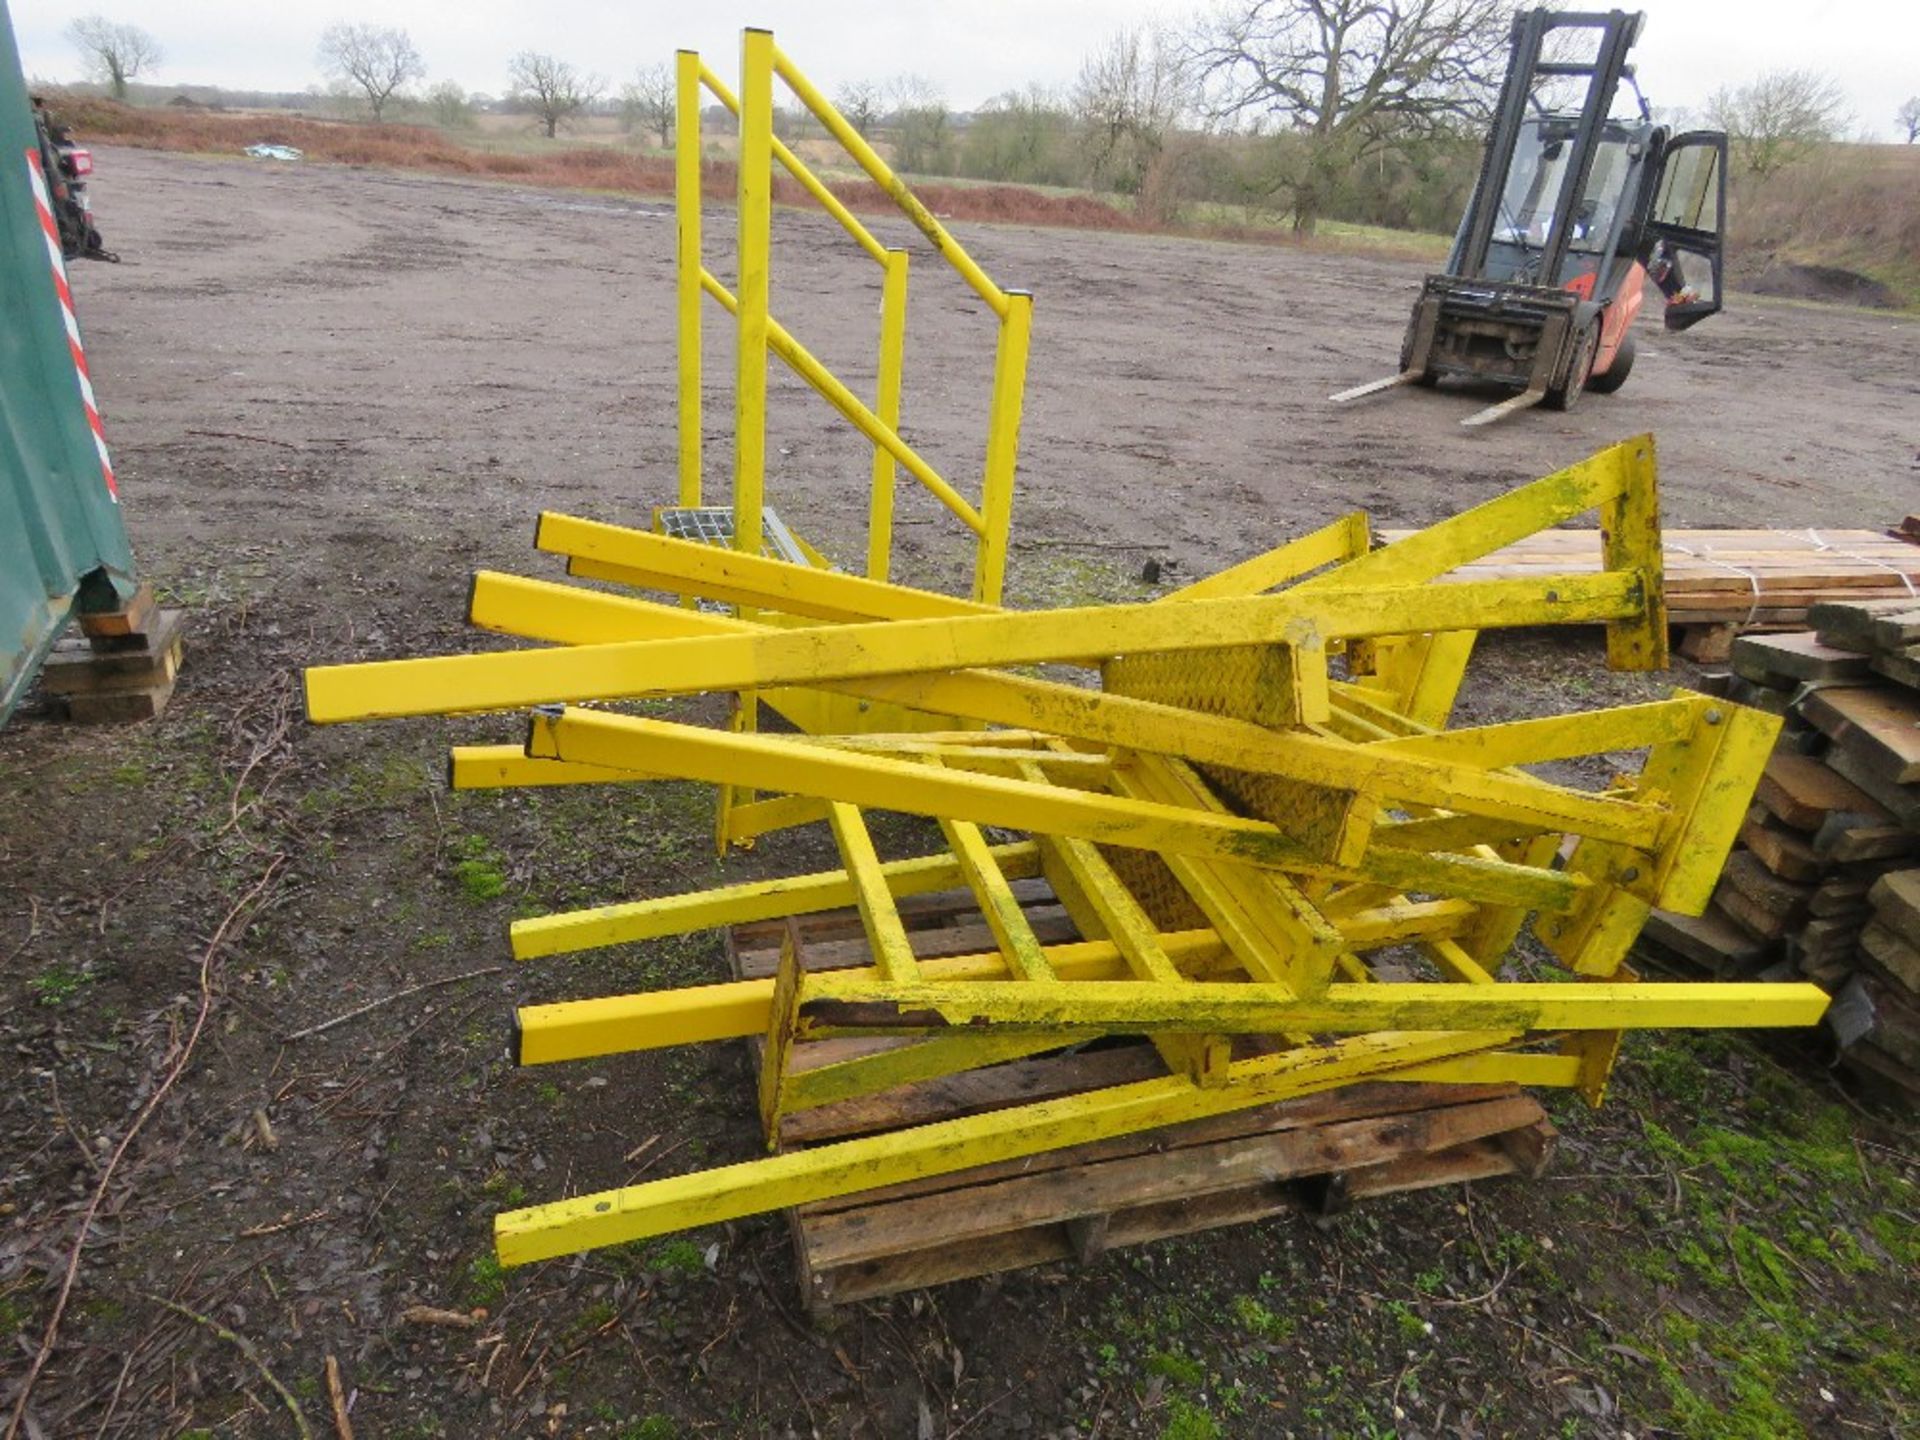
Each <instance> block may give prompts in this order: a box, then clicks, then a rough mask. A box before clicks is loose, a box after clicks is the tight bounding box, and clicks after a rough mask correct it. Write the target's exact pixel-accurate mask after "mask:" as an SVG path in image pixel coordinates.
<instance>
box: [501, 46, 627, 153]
mask: <svg viewBox="0 0 1920 1440" xmlns="http://www.w3.org/2000/svg"><path fill="white" fill-rule="evenodd" d="M507 81H508V84H509V85H510V86H511V90H510V92H509V93H510V95H511V97H512V98H513V99H514V100H517V101H518V102H519V103H520V104H522V105H524V106H526V107H527V108H528V109H529V110H531V111H532V112H533V113H534V115H535V116H536V117H538V119H539V121H540V123H541V124H542V125H544V126H545V127H546V131H547V138H548V139H549V140H551V139H552V138H553V137H554V135H555V134H556V133H557V132H558V131H559V129H560V126H561V125H562V124H564V123H565V122H567V121H569V120H571V119H572V118H573V117H574V116H575V115H578V114H579V113H580V112H581V111H582V110H584V109H586V108H587V107H588V106H589V105H591V104H593V102H594V101H595V100H597V99H599V98H600V92H601V91H602V90H603V89H605V88H606V82H605V81H603V80H601V79H600V78H599V77H598V76H596V75H582V74H581V73H580V72H579V71H577V70H575V69H574V68H573V66H571V65H569V64H567V62H566V61H564V60H556V59H554V57H553V56H551V55H542V54H540V53H538V52H537V51H533V50H522V51H521V52H520V53H519V54H518V55H516V56H514V57H513V59H512V60H511V61H509V62H508V64H507Z"/></svg>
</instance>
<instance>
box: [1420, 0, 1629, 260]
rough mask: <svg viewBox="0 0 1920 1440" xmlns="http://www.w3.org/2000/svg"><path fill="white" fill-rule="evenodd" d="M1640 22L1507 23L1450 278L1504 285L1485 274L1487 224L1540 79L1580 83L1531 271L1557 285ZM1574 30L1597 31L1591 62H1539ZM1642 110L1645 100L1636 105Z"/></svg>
mask: <svg viewBox="0 0 1920 1440" xmlns="http://www.w3.org/2000/svg"><path fill="white" fill-rule="evenodd" d="M1645 23H1646V16H1645V15H1641V14H1633V15H1629V14H1628V13H1627V12H1626V11H1624V10H1608V11H1605V12H1603V13H1599V14H1586V13H1576V12H1570V11H1555V10H1526V11H1522V12H1521V13H1519V14H1518V15H1515V16H1514V18H1513V55H1512V59H1511V60H1510V61H1509V62H1508V65H1507V75H1506V79H1505V81H1503V82H1502V84H1501V86H1500V101H1499V106H1498V108H1497V110H1496V111H1495V112H1494V120H1493V132H1492V134H1491V135H1490V136H1489V137H1488V139H1487V149H1486V154H1485V156H1484V157H1483V158H1482V160H1481V162H1480V179H1479V183H1478V184H1476V185H1475V186H1474V191H1473V198H1472V200H1471V201H1470V202H1469V203H1468V206H1467V214H1466V219H1465V222H1464V224H1463V225H1462V227H1461V231H1460V234H1459V235H1458V237H1456V239H1455V241H1454V248H1453V254H1452V257H1451V258H1450V259H1449V261H1448V262H1447V271H1448V273H1449V274H1451V275H1454V276H1457V277H1459V278H1460V279H1465V280H1479V279H1486V278H1495V279H1506V278H1509V277H1507V276H1493V277H1489V276H1488V275H1487V258H1488V253H1489V252H1490V251H1491V249H1492V247H1493V235H1494V226H1495V224H1496V223H1497V222H1498V220H1499V218H1500V209H1501V205H1502V202H1503V201H1504V199H1505V197H1506V192H1507V186H1508V180H1509V177H1510V176H1511V174H1512V171H1513V163H1514V158H1515V154H1516V152H1517V150H1518V147H1519V143H1520V137H1521V133H1522V127H1523V126H1524V125H1525V123H1526V121H1527V119H1528V114H1527V112H1528V109H1529V108H1530V107H1534V106H1537V105H1538V103H1539V102H1538V99H1537V96H1536V87H1537V86H1538V85H1539V82H1540V81H1542V80H1547V81H1552V80H1558V79H1569V80H1582V79H1583V80H1585V81H1586V93H1585V94H1584V95H1583V96H1582V97H1581V98H1580V102H1579V112H1578V113H1579V120H1578V122H1577V124H1576V126H1575V128H1574V131H1573V134H1572V137H1571V142H1570V143H1571V145H1572V147H1573V148H1572V156H1571V159H1570V161H1569V163H1568V164H1567V165H1566V166H1565V168H1564V169H1563V170H1562V171H1561V174H1560V186H1559V191H1558V193H1557V194H1556V195H1555V196H1554V203H1553V209H1552V211H1551V214H1552V216H1553V221H1552V225H1551V228H1550V229H1549V231H1548V233H1547V236H1546V240H1545V242H1544V243H1543V244H1542V246H1541V247H1540V252H1539V257H1538V261H1537V265H1536V268H1535V276H1536V281H1537V283H1539V284H1542V285H1554V284H1559V283H1560V276H1561V270H1562V268H1563V267H1564V266H1565V264H1566V259H1567V245H1568V242H1569V241H1570V240H1571V239H1572V237H1573V226H1574V221H1575V216H1576V210H1577V204H1576V202H1577V200H1578V198H1579V197H1580V196H1582V195H1584V194H1585V193H1586V189H1587V181H1588V179H1589V178H1590V177H1591V176H1592V173H1593V160H1594V155H1595V154H1596V153H1597V151H1598V150H1599V146H1600V140H1601V135H1602V132H1603V128H1604V126H1605V124H1606V120H1607V115H1608V112H1609V111H1611V110H1612V108H1613V99H1614V96H1615V94H1616V93H1617V92H1618V91H1619V88H1620V82H1621V80H1622V79H1627V78H1631V76H1632V74H1633V71H1632V68H1631V67H1630V66H1629V65H1628V64H1627V52H1628V51H1629V50H1631V49H1632V48H1633V45H1634V42H1635V41H1637V40H1638V39H1639V38H1640V30H1641V27H1642V26H1643V25H1644V24H1645ZM1581 31H1598V32H1599V33H1598V43H1597V44H1596V45H1595V46H1594V54H1593V58H1592V60H1591V61H1581V60H1574V59H1558V60H1556V59H1546V58H1543V52H1544V51H1545V50H1546V47H1547V42H1548V40H1549V38H1550V37H1556V36H1567V37H1569V38H1571V39H1573V40H1575V41H1576V42H1577V41H1578V39H1579V38H1581V37H1580V35H1579V32H1581ZM1642 108H1643V110H1644V102H1642Z"/></svg>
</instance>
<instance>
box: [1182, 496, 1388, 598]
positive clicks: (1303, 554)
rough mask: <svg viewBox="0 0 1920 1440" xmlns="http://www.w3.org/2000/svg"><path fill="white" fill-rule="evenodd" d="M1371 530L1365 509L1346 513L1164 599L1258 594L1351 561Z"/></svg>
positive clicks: (1364, 550) (1364, 547) (1361, 552)
mask: <svg viewBox="0 0 1920 1440" xmlns="http://www.w3.org/2000/svg"><path fill="white" fill-rule="evenodd" d="M1370 540H1371V531H1369V529H1368V528H1367V516H1366V513H1365V512H1364V511H1360V510H1356V511H1354V512H1353V513H1352V514H1351V515H1343V516H1341V517H1340V518H1339V519H1338V520H1335V521H1334V522H1333V523H1332V524H1331V525H1323V526H1321V527H1320V529H1318V530H1315V531H1312V532H1310V533H1309V534H1306V535H1302V536H1300V537H1299V538H1298V539H1296V540H1289V541H1288V542H1287V543H1286V544H1284V545H1281V546H1279V547H1278V548H1277V549H1273V550H1269V551H1267V552H1266V553H1265V554H1264V555H1256V556H1254V557H1253V558H1252V559H1251V560H1242V561H1241V562H1240V563H1239V564H1238V565H1231V566H1229V567H1227V568H1226V569H1225V570H1221V571H1218V572H1217V573H1215V574H1212V575H1209V576H1207V577H1206V578H1205V579H1204V580H1196V581H1194V582H1193V583H1192V584H1191V585H1183V586H1181V587H1180V588H1179V589H1178V590H1175V591H1172V592H1171V593H1169V594H1166V595H1163V596H1161V597H1160V598H1161V599H1162V600H1214V599H1218V598H1220V597H1221V596H1225V595H1258V594H1259V593H1260V592H1261V591H1263V590H1272V589H1274V588H1275V587H1276V586H1279V585H1284V584H1286V583H1287V582H1288V581H1289V580H1297V579H1299V578H1300V577H1301V576H1302V575H1305V574H1306V573H1307V572H1308V571H1310V570H1318V569H1319V568H1320V567H1321V566H1323V565H1332V564H1336V563H1338V562H1340V561H1345V560H1352V559H1356V558H1357V557H1359V556H1361V555H1364V554H1366V553H1367V546H1368V544H1369V543H1370Z"/></svg>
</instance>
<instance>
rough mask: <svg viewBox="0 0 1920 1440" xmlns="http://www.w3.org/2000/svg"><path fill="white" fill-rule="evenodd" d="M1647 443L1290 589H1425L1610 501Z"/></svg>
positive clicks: (1630, 444) (1607, 452)
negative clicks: (1429, 583)
mask: <svg viewBox="0 0 1920 1440" xmlns="http://www.w3.org/2000/svg"><path fill="white" fill-rule="evenodd" d="M1648 444H1651V437H1649V436H1645V435H1643V436H1640V437H1638V438H1637V439H1633V440H1626V441H1622V442H1621V443H1620V444H1618V445H1609V446H1608V447H1607V448H1606V449H1604V450H1602V451H1600V452H1599V453H1598V454H1595V455H1592V456H1590V457H1588V458H1587V459H1585V460H1582V461H1580V462H1579V463H1578V464H1575V465H1569V466H1568V467H1567V468H1566V469H1564V470H1556V471H1554V472H1553V474H1551V475H1547V476H1543V477H1542V478H1540V479H1538V480H1535V481H1533V482H1532V483H1530V484H1527V485H1522V486H1521V487H1520V488H1519V489H1517V490H1509V491H1507V492H1506V493H1505V494H1504V495H1498V496H1495V497H1494V498H1493V499H1491V500H1488V501H1486V502H1484V503H1483V504H1479V505H1475V506H1473V507H1472V508H1470V509H1467V510H1462V511H1460V512H1459V513H1458V514H1457V515H1452V516H1449V517H1448V518H1447V519H1445V520H1442V521H1440V522H1439V523H1438V524H1435V525H1429V526H1428V527H1427V528H1426V529H1424V530H1419V531H1416V532H1414V533H1413V534H1412V535H1408V536H1406V537H1404V538H1402V539H1400V540H1396V541H1394V542H1393V543H1392V544H1391V545H1388V546H1386V547H1384V548H1383V549H1379V550H1375V551H1374V552H1373V553H1372V554H1370V555H1365V556H1362V557H1361V558H1360V559H1358V560H1354V561H1350V562H1349V563H1347V564H1345V565H1342V566H1340V567H1339V568H1338V569H1335V570H1332V571H1329V572H1328V573H1327V574H1325V575H1320V576H1316V577H1315V578H1314V579H1312V580H1308V581H1303V582H1302V583H1301V584H1300V585H1298V586H1296V587H1295V589H1296V590H1311V589H1315V588H1320V587H1326V588H1333V587H1336V586H1337V587H1339V588H1342V589H1345V588H1347V587H1349V586H1353V585H1422V584H1424V583H1425V582H1426V581H1429V580H1433V579H1437V578H1438V577H1439V576H1441V575H1444V574H1446V573H1447V571H1449V570H1452V569H1455V568H1457V567H1459V566H1461V565H1465V564H1467V563H1469V562H1470V561H1474V560H1478V559H1480V558H1481V557H1483V556H1486V555H1491V554H1492V553H1493V552H1494V551H1496V550H1498V549H1500V548H1501V547H1502V546H1506V545H1511V544H1512V543H1513V542H1514V541H1516V540H1521V539H1525V538H1526V537H1527V536H1529V535H1532V534H1534V533H1535V532H1537V531H1540V530H1545V529H1547V528H1549V527H1551V526H1554V525H1558V524H1560V523H1561V522H1562V521H1563V520H1571V519H1572V518H1573V517H1574V516H1576V515H1579V514H1581V513H1583V512H1584V511H1587V510H1591V509H1593V508H1594V507H1595V506H1598V505H1604V504H1606V503H1607V502H1608V501H1610V500H1613V499H1614V498H1615V497H1616V496H1618V495H1620V494H1622V493H1623V492H1624V491H1625V489H1626V487H1627V486H1628V485H1629V484H1630V483H1631V482H1632V479H1633V465H1634V450H1635V448H1636V447H1638V446H1641V445H1648ZM1473 628H1476V627H1474V626H1471V625H1467V626H1454V625H1450V624H1444V623H1443V624H1435V625H1421V626H1408V627H1407V632H1406V633H1413V632H1415V631H1417V630H1453V629H1473Z"/></svg>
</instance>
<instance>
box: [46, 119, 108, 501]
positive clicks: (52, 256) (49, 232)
mask: <svg viewBox="0 0 1920 1440" xmlns="http://www.w3.org/2000/svg"><path fill="white" fill-rule="evenodd" d="M26 153H27V181H28V183H29V184H31V185H32V186H33V204H34V208H35V209H36V210H38V211H39V212H40V234H41V237H42V238H43V239H44V240H45V241H46V242H47V262H48V264H49V265H51V266H52V267H53V288H54V289H55V290H56V291H58V292H59V294H60V318H61V319H62V320H64V321H65V322H66V326H67V349H68V350H69V351H71V352H72V354H73V373H74V375H75V376H76V377H78V379H79V381H80V400H81V403H82V404H84V405H85V406H86V407H87V424H88V425H89V426H90V427H92V430H93V446H94V449H96V450H98V451H99V452H100V478H101V479H103V480H105V481H106V482H107V494H108V495H110V496H112V497H113V502H114V504H116V505H117V504H119V503H120V487H119V486H118V485H116V484H115V483H114V479H113V460H112V459H111V458H110V457H109V456H108V454H107V431H106V427H105V426H103V425H102V424H101V423H100V406H99V404H98V403H97V402H96V401H95V400H94V398H93V377H92V376H90V375H89V374H88V373H87V351H86V347H85V346H84V345H82V344H81V343H80V320H79V317H78V316H76V315H75V314H74V313H73V291H72V290H71V289H69V288H68V286H67V262H66V258H65V257H64V256H63V255H62V254H61V253H60V224H59V222H58V221H57V220H55V219H54V218H53V198H52V197H51V196H50V195H48V194H47V177H46V176H45V175H44V174H43V173H42V172H41V169H40V152H39V151H38V150H34V149H29V150H28V151H27V152H26Z"/></svg>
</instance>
